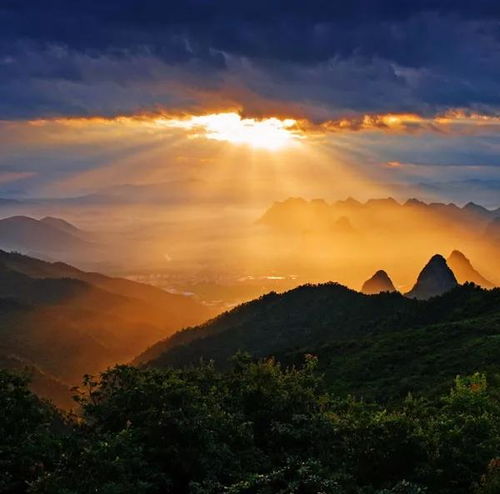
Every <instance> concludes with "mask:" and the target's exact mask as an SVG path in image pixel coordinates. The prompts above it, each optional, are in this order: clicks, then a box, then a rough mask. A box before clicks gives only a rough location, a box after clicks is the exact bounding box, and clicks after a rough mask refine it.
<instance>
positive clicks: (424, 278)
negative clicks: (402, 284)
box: [407, 254, 458, 299]
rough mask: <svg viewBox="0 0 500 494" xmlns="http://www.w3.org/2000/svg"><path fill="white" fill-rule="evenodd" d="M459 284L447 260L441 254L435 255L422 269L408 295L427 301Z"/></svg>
mask: <svg viewBox="0 0 500 494" xmlns="http://www.w3.org/2000/svg"><path fill="white" fill-rule="evenodd" d="M457 284H458V283H457V279H456V278H455V275H454V274H453V271H452V270H451V269H450V268H449V266H448V264H447V263H446V259H445V258H444V257H443V256H442V255H441V254H435V255H434V256H432V257H431V259H430V260H429V262H428V263H427V264H426V265H425V267H424V269H422V271H421V272H420V274H419V275H418V278H417V282H416V283H415V286H414V287H413V288H412V290H411V291H410V292H408V294H407V295H408V296H409V297H414V298H422V299H426V298H430V297H434V296H436V295H441V294H442V293H445V292H447V291H448V290H451V289H452V288H454V287H455V286H457Z"/></svg>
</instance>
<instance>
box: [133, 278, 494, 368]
mask: <svg viewBox="0 0 500 494" xmlns="http://www.w3.org/2000/svg"><path fill="white" fill-rule="evenodd" d="M499 312H500V289H495V290H490V291H487V290H482V289H481V288H479V287H477V286H474V285H471V284H466V285H463V286H458V287H456V288H455V289H453V290H451V291H449V292H447V293H446V294H444V295H442V296H439V297H434V298H432V299H430V300H425V301H424V300H415V299H409V298H406V297H404V296H403V295H401V294H399V293H382V294H379V295H364V294H361V293H358V292H355V291H353V290H349V289H348V288H346V287H343V286H341V285H338V284H335V283H329V284H323V285H305V286H302V287H299V288H296V289H294V290H291V291H289V292H286V293H284V294H281V295H278V294H276V293H271V294H268V295H265V296H264V297H261V298H260V299H257V300H254V301H252V302H249V303H247V304H243V305H241V306H239V307H237V308H235V309H234V310H232V311H230V312H228V313H225V314H223V315H221V316H219V317H217V318H215V319H214V320H212V321H209V322H208V323H207V324H205V325H202V326H199V327H197V328H192V329H187V330H184V331H181V332H179V333H177V334H175V335H174V336H172V337H171V338H169V339H167V340H165V341H163V342H160V343H158V344H157V345H155V346H153V347H152V348H150V349H149V350H148V351H147V352H145V353H144V354H143V355H141V356H140V357H139V358H138V359H137V362H147V361H150V360H152V361H151V362H150V365H152V366H157V367H164V366H169V365H174V366H183V365H188V364H192V363H195V362H198V361H199V360H200V359H201V358H203V359H214V360H215V361H216V363H217V364H218V365H221V366H224V365H226V362H227V359H228V358H229V357H230V356H231V355H233V354H234V353H236V352H237V351H239V350H243V351H246V352H249V353H250V354H251V355H253V356H255V357H264V356H269V355H276V356H279V357H280V358H284V359H286V356H287V355H303V354H304V353H317V352H319V351H320V350H321V349H322V348H327V346H328V345H329V344H337V343H338V344H339V345H340V346H339V348H343V347H342V345H345V347H346V348H349V345H350V343H349V342H352V345H356V344H357V343H358V342H362V341H364V339H367V338H378V337H379V336H380V337H381V336H382V335H387V334H403V333H404V331H406V330H412V329H415V330H419V329H422V330H424V328H427V329H426V330H429V331H432V329H431V327H432V326H434V325H439V324H445V325H446V324H451V326H449V327H453V325H452V323H455V322H456V323H457V324H464V323H465V322H466V321H468V320H470V319H475V318H485V319H484V320H485V321H489V320H490V319H489V318H493V317H496V316H495V315H498V313H499ZM478 324H479V323H478ZM488 327H490V326H488ZM491 331H492V334H495V330H494V329H492V330H491ZM444 337H445V336H444ZM340 342H344V343H342V344H341V343H340ZM444 344H446V338H445V342H444ZM413 350H414V351H416V352H418V348H414V349H413ZM326 353H328V352H326ZM387 362H388V365H390V363H391V362H390V359H387ZM480 363H481V362H477V364H478V367H480V366H479V364H480ZM325 365H329V364H325Z"/></svg>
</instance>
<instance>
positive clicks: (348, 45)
mask: <svg viewBox="0 0 500 494" xmlns="http://www.w3.org/2000/svg"><path fill="white" fill-rule="evenodd" d="M499 26H500V4H498V3H497V2H492V1H481V0H478V1H475V2H471V1H457V0H454V1H448V0H446V1H445V0H443V1H431V0H427V1H426V0H422V1H418V2H417V1H404V0H394V1H384V2H381V1H378V2H377V1H373V0H371V1H369V0H363V1H362V0H358V1H351V2H337V1H332V0H328V1H327V0H325V1H319V0H317V1H309V2H304V1H298V0H288V1H284V0H283V1H269V0H268V1H262V0H254V1H251V2H250V1H234V0H231V1H229V0H188V1H177V2H173V1H160V0H141V1H137V0H99V1H97V0H95V1H90V0H89V1H86V2H69V1H67V0H66V1H63V0H45V1H44V0H24V1H19V0H10V1H9V0H4V1H3V2H1V4H0V118H4V119H14V118H31V117H44V116H53V115H93V114H103V115H114V114H120V113H127V112H135V111H141V110H149V109H153V108H155V107H158V106H166V107H169V108H176V109H183V108H187V109H189V108H192V107H193V106H194V105H196V104H199V101H198V100H199V99H201V100H202V96H203V97H206V96H207V93H217V92H219V93H222V94H223V95H224V94H231V95H232V102H235V101H236V102H239V103H240V104H241V105H242V106H243V108H244V109H245V110H246V111H248V112H256V111H262V109H261V108H262V104H263V103H262V101H264V102H277V103H278V104H281V105H282V106H281V107H282V108H288V107H290V108H295V109H296V111H302V112H303V113H304V115H305V116H307V117H309V118H312V119H315V120H321V119H328V118H334V117H338V116H339V115H343V114H355V113H365V112H379V113H380V112H418V113H421V114H433V113H438V112H442V111H445V110H447V109H449V108H465V109H470V110H472V111H479V112H483V113H497V112H498V109H499V108H500V36H499V35H500V30H499ZM219 99H220V98H219ZM220 101H223V98H222V99H220ZM259 101H260V103H258V102H259ZM264 107H265V105H264ZM257 108H259V109H257ZM277 108H280V106H279V105H278V107H277Z"/></svg>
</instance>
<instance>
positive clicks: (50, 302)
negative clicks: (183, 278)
mask: <svg viewBox="0 0 500 494" xmlns="http://www.w3.org/2000/svg"><path fill="white" fill-rule="evenodd" d="M212 314H213V313H212V312H211V311H210V310H209V309H208V308H206V307H205V306H203V305H202V304H200V303H198V302H197V301H196V300H193V299H192V298H190V297H185V296H182V295H172V294H169V293H166V292H164V291H162V290H160V289H158V288H155V287H152V286H149V285H144V284H141V283H136V282H133V281H129V280H125V279H121V278H111V277H107V276H104V275H101V274H98V273H87V272H84V271H80V270H78V269H76V268H74V267H72V266H69V265H67V264H63V263H48V262H45V261H41V260H39V259H34V258H31V257H28V256H24V255H21V254H17V253H7V252H3V251H0V328H1V340H0V357H1V356H4V358H3V360H4V361H7V360H8V361H9V362H14V361H15V362H27V363H28V364H29V367H35V368H36V369H37V373H38V374H42V375H44V376H53V377H54V378H55V379H57V380H59V381H60V382H61V383H62V384H64V385H66V386H68V388H69V386H70V385H71V384H75V383H78V382H79V381H80V379H81V376H82V375H83V374H84V373H96V372H99V371H100V370H103V369H104V368H106V367H107V366H109V365H113V364H115V363H118V362H122V363H123V362H126V361H128V360H129V359H131V358H132V357H134V356H135V355H137V353H138V352H141V351H143V350H144V349H146V348H147V347H148V346H149V345H151V344H152V343H154V342H155V341H158V339H161V338H164V337H165V336H168V335H170V334H172V333H173V332H174V331H176V330H178V329H181V328H183V327H187V326H190V325H192V324H196V323H200V322H202V321H204V320H206V319H208V318H209V317H210V316H211V315H212ZM0 360H1V359H0ZM28 364H27V365H28ZM45 381H46V380H45ZM45 381H44V382H45ZM49 388H50V386H49V387H48V388H47V389H49ZM55 388H57V386H55V387H54V389H55ZM49 397H52V398H53V396H49ZM58 399H60V397H58Z"/></svg>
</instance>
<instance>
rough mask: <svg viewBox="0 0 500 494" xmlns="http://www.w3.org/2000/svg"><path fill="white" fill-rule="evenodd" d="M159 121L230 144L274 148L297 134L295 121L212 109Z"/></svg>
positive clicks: (282, 144)
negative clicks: (259, 117) (208, 113)
mask: <svg viewBox="0 0 500 494" xmlns="http://www.w3.org/2000/svg"><path fill="white" fill-rule="evenodd" d="M157 124H158V125H164V126H168V127H179V128H184V129H189V130H192V131H193V134H191V135H193V136H195V137H200V136H201V137H206V138H207V139H214V140H217V141H226V142H230V143H232V144H244V145H248V146H250V147H252V148H260V149H267V150H269V151H276V150H278V149H282V148H285V147H287V146H290V145H292V144H293V142H294V141H296V140H297V139H298V138H300V136H299V135H298V133H297V132H296V131H294V127H295V126H296V124H297V122H296V120H294V119H291V118H287V119H284V120H280V119H278V118H275V117H271V118H263V119H261V120H257V119H255V118H241V116H240V115H238V113H234V112H231V113H215V114H212V115H200V116H192V117H189V118H187V119H165V120H164V119H159V120H157Z"/></svg>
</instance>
